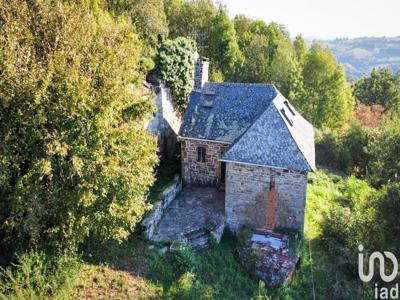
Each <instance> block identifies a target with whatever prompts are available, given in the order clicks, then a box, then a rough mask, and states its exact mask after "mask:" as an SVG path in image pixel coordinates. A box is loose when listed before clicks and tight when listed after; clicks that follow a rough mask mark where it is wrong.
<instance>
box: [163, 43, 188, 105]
mask: <svg viewBox="0 0 400 300" xmlns="http://www.w3.org/2000/svg"><path fill="white" fill-rule="evenodd" d="M194 52H195V45H194V42H193V41H192V40H189V39H186V38H183V37H179V38H176V39H175V40H167V41H165V42H163V43H162V44H161V45H160V47H159V49H158V53H157V56H156V58H155V62H156V67H157V69H158V71H159V73H160V78H161V80H163V81H164V82H165V84H166V85H167V86H168V87H169V88H170V89H171V93H172V96H173V99H174V101H175V102H176V103H177V105H178V107H179V109H180V111H181V112H184V110H185V108H186V105H187V102H188V99H189V94H190V92H191V90H192V88H193V82H194Z"/></svg>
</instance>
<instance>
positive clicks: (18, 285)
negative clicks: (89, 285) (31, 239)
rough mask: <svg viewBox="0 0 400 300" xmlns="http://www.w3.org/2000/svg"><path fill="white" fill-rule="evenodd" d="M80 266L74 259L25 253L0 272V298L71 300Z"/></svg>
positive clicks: (10, 299) (78, 276) (73, 295)
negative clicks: (13, 263) (16, 261)
mask: <svg viewBox="0 0 400 300" xmlns="http://www.w3.org/2000/svg"><path fill="white" fill-rule="evenodd" d="M80 271H81V263H80V262H79V261H78V260H77V259H76V258H74V257H68V256H50V255H46V254H45V253H43V252H29V253H25V254H22V255H20V256H18V263H16V264H15V265H13V266H12V267H9V268H7V269H6V270H2V271H1V273H0V299H4V300H5V299H9V300H12V299H15V300H17V299H18V300H25V299H32V300H34V299H37V300H44V299H74V298H75V296H76V295H75V293H74V288H75V285H76V284H77V282H78V280H79V279H80Z"/></svg>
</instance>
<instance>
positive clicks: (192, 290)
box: [82, 232, 263, 299]
mask: <svg viewBox="0 0 400 300" xmlns="http://www.w3.org/2000/svg"><path fill="white" fill-rule="evenodd" d="M236 244H237V241H236V237H234V236H233V235H232V234H230V233H229V232H225V233H224V235H223V238H222V241H221V243H220V244H219V245H217V244H213V245H212V247H211V248H210V249H208V250H205V251H203V252H200V253H194V252H192V251H190V250H187V249H182V250H181V251H179V252H176V253H170V252H167V253H165V254H160V253H159V249H160V248H162V247H163V246H165V245H164V244H154V243H151V242H150V241H148V240H146V239H144V238H143V237H141V236H139V235H132V236H131V237H130V238H129V239H128V240H127V241H126V242H124V243H122V244H118V243H113V242H110V243H106V244H103V245H101V246H96V244H95V243H92V244H91V245H90V244H87V245H86V246H87V247H86V249H84V251H82V252H83V253H86V255H85V256H84V260H85V261H87V262H88V263H91V264H97V265H105V266H109V267H110V268H112V269H115V270H122V271H126V272H129V273H130V274H132V275H134V276H140V277H143V278H145V279H146V280H147V281H149V282H151V283H152V284H154V285H156V286H158V287H159V288H160V289H161V290H162V296H163V297H166V298H170V299H252V298H253V297H255V296H257V295H258V294H259V286H258V280H257V279H256V278H255V277H253V276H251V275H250V274H248V273H247V272H246V271H245V270H244V268H243V267H242V266H241V265H240V264H239V262H238V259H237V256H236ZM151 245H152V246H154V248H153V249H151V250H150V249H149V247H150V246H151ZM152 246H151V247H150V248H152ZM261 299H263V298H261Z"/></svg>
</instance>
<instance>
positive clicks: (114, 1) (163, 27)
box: [105, 0, 168, 56]
mask: <svg viewBox="0 0 400 300" xmlns="http://www.w3.org/2000/svg"><path fill="white" fill-rule="evenodd" d="M105 3H106V7H107V9H108V10H110V11H113V12H114V13H115V14H117V15H126V16H128V17H129V18H130V19H131V21H132V24H133V25H134V26H135V29H136V32H137V33H138V34H139V37H140V38H141V39H142V40H143V41H144V46H145V50H146V53H145V54H147V55H149V56H152V55H153V54H154V50H155V49H156V48H157V46H158V44H159V42H161V41H162V40H164V39H165V38H167V37H168V24H167V18H166V15H165V10H164V2H163V0H134V1H130V0H106V1H105Z"/></svg>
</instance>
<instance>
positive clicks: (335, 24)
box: [221, 0, 400, 38]
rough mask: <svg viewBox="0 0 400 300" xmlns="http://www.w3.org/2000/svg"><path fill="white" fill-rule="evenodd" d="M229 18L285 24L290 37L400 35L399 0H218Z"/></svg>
mask: <svg viewBox="0 0 400 300" xmlns="http://www.w3.org/2000/svg"><path fill="white" fill-rule="evenodd" d="M221 2H222V3H223V4H225V5H226V6H227V8H228V11H229V14H230V16H231V17H234V16H235V15H237V14H244V15H246V16H248V17H251V18H256V19H262V20H264V21H266V22H270V21H275V22H278V23H281V24H284V25H285V26H286V27H287V28H288V29H289V32H290V35H291V36H292V37H293V36H295V35H297V34H302V35H303V36H305V37H319V38H323V37H325V38H332V37H360V36H400V0H329V1H328V0H221Z"/></svg>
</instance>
